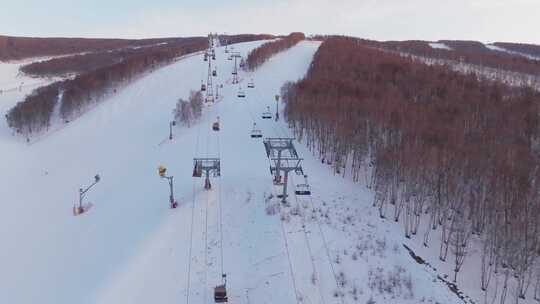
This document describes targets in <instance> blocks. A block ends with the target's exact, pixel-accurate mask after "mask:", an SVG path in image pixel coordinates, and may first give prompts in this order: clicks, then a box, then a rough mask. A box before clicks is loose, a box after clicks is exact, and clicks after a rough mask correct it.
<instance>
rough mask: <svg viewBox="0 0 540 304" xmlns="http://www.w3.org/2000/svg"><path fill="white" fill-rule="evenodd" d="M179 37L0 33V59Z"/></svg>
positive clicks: (79, 51) (169, 39)
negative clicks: (8, 34) (99, 37)
mask: <svg viewBox="0 0 540 304" xmlns="http://www.w3.org/2000/svg"><path fill="white" fill-rule="evenodd" d="M178 39H181V38H155V39H95V38H33V37H13V36H1V35H0V60H14V59H15V60H17V59H24V58H30V57H38V56H55V55H65V54H74V53H81V52H99V51H105V50H112V49H118V48H125V47H136V46H145V45H151V44H157V43H161V42H171V41H176V40H178Z"/></svg>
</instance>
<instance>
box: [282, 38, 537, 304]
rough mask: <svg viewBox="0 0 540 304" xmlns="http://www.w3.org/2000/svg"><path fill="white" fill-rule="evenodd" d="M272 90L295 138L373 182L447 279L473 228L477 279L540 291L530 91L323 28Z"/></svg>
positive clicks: (343, 171)
mask: <svg viewBox="0 0 540 304" xmlns="http://www.w3.org/2000/svg"><path fill="white" fill-rule="evenodd" d="M282 96H283V99H284V101H285V102H286V107H285V115H286V119H287V120H288V122H289V124H290V126H291V128H293V130H294V132H295V134H296V136H297V138H298V139H299V140H301V141H303V142H305V143H306V144H307V146H308V147H309V148H310V149H311V150H312V151H313V153H315V154H316V155H318V157H319V158H320V160H321V161H322V162H324V163H327V164H329V165H331V166H332V168H333V170H334V172H335V173H336V174H340V175H342V176H344V177H345V176H347V177H350V178H352V179H353V180H354V181H357V182H362V183H365V184H366V185H367V186H368V187H370V188H371V189H373V191H374V194H375V195H374V201H373V205H374V207H376V208H377V210H378V213H379V215H380V217H381V218H389V219H392V220H394V221H396V222H398V221H400V222H401V223H402V225H403V229H404V230H403V233H404V236H405V237H407V238H419V239H420V241H421V242H423V243H424V245H425V246H429V247H435V248H437V249H438V251H439V259H440V260H441V261H445V262H446V263H452V265H453V268H454V272H455V273H454V280H455V281H459V275H458V274H459V272H460V270H461V267H462V265H463V263H464V260H465V259H466V257H467V255H468V254H470V252H469V251H470V246H471V244H470V241H471V239H472V238H476V239H479V240H481V243H482V244H483V245H482V246H481V248H480V250H479V251H480V252H478V253H476V254H478V255H480V256H481V261H482V262H481V265H478V267H479V272H480V274H481V275H480V278H479V280H481V282H480V285H481V287H482V289H483V290H487V289H488V288H489V287H490V284H491V285H493V284H494V283H492V282H493V280H492V279H491V278H492V277H493V276H495V275H498V276H502V277H503V278H504V279H503V281H502V284H500V285H499V286H497V287H496V288H498V289H499V295H500V298H501V299H502V302H501V303H503V302H504V299H505V298H506V297H507V294H508V290H509V284H510V281H513V282H512V284H514V285H513V286H516V290H515V297H516V299H518V298H524V297H525V296H526V295H527V294H528V291H529V290H530V291H531V293H529V294H534V297H535V298H536V299H538V300H540V264H539V263H538V256H539V254H540V217H539V216H540V93H539V92H537V91H535V90H532V89H529V88H523V87H522V88H516V87H509V86H505V85H503V84H500V83H497V82H492V81H483V80H479V79H478V78H477V77H476V76H475V75H473V74H467V75H464V74H460V73H457V72H454V71H452V70H450V69H448V68H447V67H444V66H437V65H426V64H424V63H422V62H420V61H417V60H414V59H412V58H406V57H402V56H400V55H399V54H397V53H390V52H386V51H382V50H380V49H377V48H374V47H373V45H371V44H366V43H365V41H362V40H359V39H354V38H346V37H329V38H327V39H326V40H325V41H324V42H323V43H322V45H321V46H320V48H319V49H318V51H317V52H316V54H315V56H314V59H313V62H312V65H311V66H310V68H309V71H308V73H307V76H306V77H305V78H304V79H302V80H300V81H298V82H296V83H287V84H286V85H284V86H283V88H282ZM435 234H438V237H437V238H434V237H433V235H435ZM435 240H440V242H438V241H435ZM492 287H493V286H492ZM512 294H514V293H512Z"/></svg>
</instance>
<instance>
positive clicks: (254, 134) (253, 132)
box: [251, 123, 262, 138]
mask: <svg viewBox="0 0 540 304" xmlns="http://www.w3.org/2000/svg"><path fill="white" fill-rule="evenodd" d="M261 137H262V131H261V129H258V128H257V124H256V123H253V130H251V138H261Z"/></svg>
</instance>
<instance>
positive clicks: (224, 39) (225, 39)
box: [219, 34, 275, 45]
mask: <svg viewBox="0 0 540 304" xmlns="http://www.w3.org/2000/svg"><path fill="white" fill-rule="evenodd" d="M274 38H275V36H273V35H269V34H239V35H219V43H220V44H221V45H226V44H235V43H242V42H250V41H257V40H268V39H274Z"/></svg>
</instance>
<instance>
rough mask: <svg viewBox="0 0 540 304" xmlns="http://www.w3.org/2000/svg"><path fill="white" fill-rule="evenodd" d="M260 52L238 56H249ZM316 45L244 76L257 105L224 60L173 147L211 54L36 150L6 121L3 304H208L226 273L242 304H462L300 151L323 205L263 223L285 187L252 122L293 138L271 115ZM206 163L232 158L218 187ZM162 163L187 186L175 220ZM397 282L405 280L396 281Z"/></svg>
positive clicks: (148, 80)
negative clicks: (198, 164)
mask: <svg viewBox="0 0 540 304" xmlns="http://www.w3.org/2000/svg"><path fill="white" fill-rule="evenodd" d="M261 43H263V42H251V43H243V44H238V45H235V50H237V51H240V52H241V53H242V54H243V55H246V54H247V52H248V51H249V50H251V49H252V48H254V47H256V46H258V45H260V44H261ZM318 45H319V43H317V42H308V41H306V42H302V43H300V44H299V45H297V46H295V47H293V48H292V49H290V50H288V51H286V52H284V53H281V54H278V55H277V56H275V57H273V58H271V59H270V60H269V61H268V62H267V63H266V64H264V65H263V66H262V67H261V68H259V69H258V70H257V71H256V72H254V73H252V74H246V73H244V72H240V78H241V83H240V86H241V87H242V89H243V90H244V91H245V92H246V94H247V97H246V98H244V99H240V98H237V96H236V94H237V92H238V85H232V84H231V76H232V75H231V71H232V61H229V60H227V55H226V54H224V52H223V49H224V48H218V49H217V51H216V55H217V60H216V63H217V72H218V77H217V79H214V87H215V86H216V84H219V83H222V84H224V88H223V89H222V90H221V91H220V94H221V95H222V96H223V98H222V99H221V100H220V101H219V102H217V103H215V104H214V105H212V106H210V107H206V108H205V109H204V110H203V116H202V118H201V120H200V121H199V122H198V123H196V124H195V125H193V126H191V128H187V127H181V126H177V127H175V128H174V139H173V140H172V141H169V140H168V125H169V122H170V121H171V119H172V113H171V111H172V109H173V108H174V105H175V103H176V100H177V99H178V98H186V97H187V96H188V94H189V91H190V90H197V89H199V87H200V81H201V79H205V78H206V71H207V66H206V62H204V61H203V60H202V55H197V56H192V57H187V58H185V59H183V60H180V61H178V62H176V63H174V64H172V65H170V66H167V67H164V68H161V69H159V70H157V71H156V72H154V73H151V74H149V75H147V76H145V77H143V78H142V79H140V80H138V81H136V82H135V83H133V84H131V85H129V86H128V87H127V88H125V89H123V90H122V91H120V92H119V93H118V94H117V95H115V96H113V97H111V98H110V100H107V101H106V102H104V103H102V104H100V105H99V106H97V107H96V108H95V109H93V110H92V111H90V112H89V113H87V114H85V115H83V116H82V117H81V118H79V119H77V120H75V121H73V122H71V123H70V124H68V125H66V126H65V127H64V128H63V129H61V130H58V131H56V132H53V133H51V134H48V135H47V136H46V137H44V138H43V139H42V140H39V141H36V142H34V143H33V144H31V145H27V144H23V143H21V142H20V141H17V140H15V139H14V138H12V137H11V136H7V135H9V132H8V131H6V127H5V126H4V125H2V131H1V133H0V134H2V136H1V137H0V149H1V150H2V154H1V158H0V168H2V173H1V175H0V193H1V195H0V197H1V201H0V204H1V209H2V212H1V213H0V239H1V240H2V247H1V250H0V269H1V271H0V303H55V304H56V303H197V304H199V303H201V304H202V303H204V304H206V303H213V301H214V300H213V294H212V292H213V287H214V286H216V285H217V284H220V283H221V273H222V272H224V273H226V274H227V279H228V280H227V289H228V293H229V302H230V303H235V304H238V303H323V304H325V303H355V302H356V301H358V302H359V303H365V302H366V301H367V300H368V299H369V298H373V299H374V300H375V301H376V302H377V303H418V302H421V301H423V302H425V303H435V302H436V301H437V302H439V303H457V302H458V301H460V300H459V299H457V298H456V297H455V296H454V295H453V294H451V293H450V292H449V291H448V289H447V288H446V287H445V286H443V285H442V284H440V282H438V281H437V280H436V279H435V274H433V273H431V272H429V271H428V270H427V269H425V268H423V267H422V266H420V265H417V264H416V263H414V262H413V260H412V259H411V258H410V257H409V256H408V254H407V253H406V251H405V250H404V249H403V247H402V246H401V243H402V238H401V235H400V234H398V233H396V231H399V230H396V229H395V228H391V227H392V226H389V224H388V223H385V222H383V221H382V220H380V219H378V218H377V217H376V216H375V210H372V209H371V207H370V202H371V199H372V196H371V195H372V194H371V193H370V192H368V191H366V190H363V189H362V188H361V187H359V186H358V185H357V184H353V183H352V182H349V181H347V180H343V179H338V178H335V177H333V176H332V173H331V171H330V170H329V168H328V167H326V166H325V165H323V164H321V163H320V162H319V161H318V160H317V159H316V158H314V157H312V156H311V154H310V152H309V151H307V150H306V149H305V147H304V146H302V145H301V144H300V143H296V149H297V151H298V152H299V154H300V157H303V158H304V163H303V168H304V170H305V171H306V173H307V174H308V175H309V180H310V183H311V185H312V193H313V195H312V196H311V197H310V196H307V197H306V196H304V197H300V196H295V195H291V197H290V199H289V202H290V206H284V205H281V207H280V210H279V212H278V213H277V214H275V215H268V214H267V213H266V211H265V209H266V207H268V205H269V204H276V205H278V204H277V203H276V200H275V198H274V199H273V200H270V201H267V200H265V198H266V197H268V196H269V195H270V194H273V195H275V194H276V189H275V188H274V186H273V185H272V178H271V176H270V172H269V169H268V167H269V160H268V158H267V157H266V153H265V150H264V146H263V144H262V139H253V138H250V136H249V135H250V131H251V128H252V124H253V122H257V124H258V126H259V127H260V128H261V130H262V132H263V136H264V137H287V136H291V133H290V131H289V130H288V129H287V127H286V124H285V123H284V122H283V120H280V121H279V122H275V121H274V120H262V119H261V113H262V112H263V111H264V110H265V109H266V107H267V106H271V109H274V106H275V102H274V95H275V94H278V93H279V89H280V87H281V85H282V84H283V83H284V82H285V81H289V80H290V81H293V80H296V79H298V78H300V77H302V76H303V75H304V74H305V72H306V70H307V68H308V66H309V64H310V62H311V59H312V56H313V54H314V52H315V51H316V49H317V47H318ZM250 79H253V80H254V82H255V88H253V89H248V88H247V85H246V83H247V81H248V80H250ZM5 96H6V95H4V97H1V96H0V98H5ZM0 101H1V102H2V103H4V102H5V103H7V102H8V101H6V100H4V99H0ZM217 116H219V117H220V121H221V131H219V132H214V131H212V130H211V124H212V122H213V121H215V119H216V117H217ZM193 157H220V158H221V177H220V178H214V179H212V183H213V189H212V190H210V191H205V190H204V189H203V179H200V178H192V177H191V173H192V169H193V167H192V165H193ZM160 164H163V165H165V166H167V168H168V172H169V173H170V174H172V175H174V177H175V178H174V181H175V185H174V186H175V195H176V198H177V200H178V201H179V203H180V205H179V207H178V208H177V209H175V210H171V209H169V208H168V185H167V183H166V181H164V180H161V179H160V178H159V177H158V175H157V167H158V166H159V165H160ZM96 173H99V174H100V175H101V177H102V181H101V182H100V183H98V184H97V185H96V186H95V188H93V189H92V190H91V191H90V192H89V194H88V196H87V198H88V201H90V202H92V203H93V204H94V207H93V208H92V209H91V210H90V211H89V212H88V213H86V214H83V215H82V216H79V217H74V216H73V215H72V213H71V212H72V210H71V208H72V206H73V204H74V203H75V202H76V201H77V199H78V189H79V187H81V186H84V185H88V184H89V183H91V182H92V177H93V176H94V175H95V174H96ZM290 182H291V183H290V191H291V192H292V191H293V190H294V183H301V182H303V179H300V178H299V177H298V176H296V175H294V174H292V178H291V180H290ZM291 192H290V193H291ZM292 193H294V192H292ZM297 210H300V215H294V214H296V211H297ZM372 211H373V215H372V214H371V213H372ZM220 214H221V216H220ZM282 219H284V220H282ZM221 245H222V246H221ZM221 252H223V255H222V254H221ZM392 276H393V277H392ZM392 278H394V279H396V278H399V280H400V282H399V284H398V283H396V284H394V285H393V286H390V287H388V286H387V285H385V282H386V283H388V282H390V281H391V279H392ZM338 283H339V284H338ZM341 283H342V284H341ZM398 285H399V286H398ZM388 290H390V292H388ZM340 293H342V294H343V296H342V297H339V296H338V297H336V296H335V295H336V294H337V295H339V294H340Z"/></svg>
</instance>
